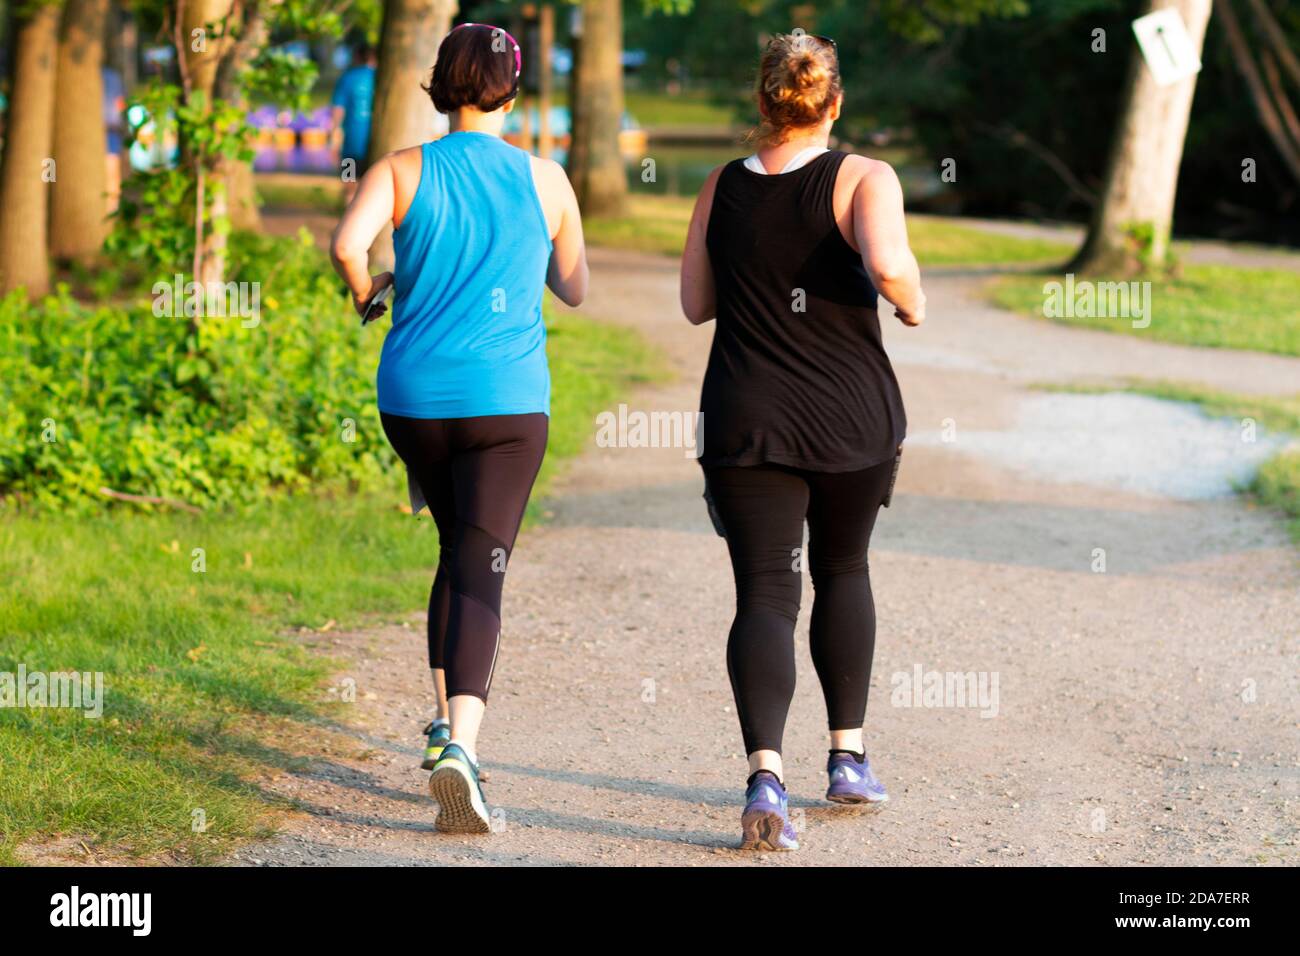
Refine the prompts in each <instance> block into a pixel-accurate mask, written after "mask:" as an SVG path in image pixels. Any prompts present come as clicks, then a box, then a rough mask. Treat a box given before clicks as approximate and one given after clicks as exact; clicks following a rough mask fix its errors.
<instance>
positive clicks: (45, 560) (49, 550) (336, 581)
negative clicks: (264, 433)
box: [0, 315, 664, 864]
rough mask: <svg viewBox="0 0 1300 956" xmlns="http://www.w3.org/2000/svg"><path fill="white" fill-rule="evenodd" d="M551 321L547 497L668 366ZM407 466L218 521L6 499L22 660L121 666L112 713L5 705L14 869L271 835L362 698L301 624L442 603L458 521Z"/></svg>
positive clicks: (2, 757) (8, 635) (578, 323)
mask: <svg viewBox="0 0 1300 956" xmlns="http://www.w3.org/2000/svg"><path fill="white" fill-rule="evenodd" d="M550 327H551V339H550V349H549V351H550V355H551V364H552V375H553V381H554V387H553V391H554V401H553V407H552V418H551V438H550V453H549V455H548V458H547V462H546V466H545V468H544V469H543V475H542V478H541V484H540V485H539V493H540V491H541V490H544V487H545V483H546V482H547V481H549V480H550V479H551V478H553V476H554V475H555V472H556V470H557V467H558V466H559V464H560V461H561V459H563V458H565V457H568V456H571V455H573V454H575V453H576V452H578V451H579V450H581V449H582V448H583V447H584V446H585V444H586V442H587V441H589V440H590V436H591V434H592V428H593V425H592V421H593V418H594V416H595V415H596V413H597V412H599V411H600V410H603V409H605V408H608V407H610V406H611V405H612V404H614V403H615V402H616V401H617V400H618V399H619V398H620V397H622V396H623V395H624V394H625V391H626V389H627V387H628V386H629V385H630V384H631V383H634V382H637V381H642V380H646V379H648V378H653V377H657V376H659V375H661V374H663V373H662V369H663V367H664V366H663V365H662V364H661V363H660V360H659V359H658V357H657V356H656V355H655V354H654V353H652V352H651V351H650V349H649V348H648V347H647V346H646V345H645V344H644V343H643V342H642V340H640V339H639V338H637V337H636V336H635V335H634V334H633V333H631V332H628V331H626V330H622V329H618V328H615V327H611V326H607V325H602V324H597V323H593V322H591V321H589V320H586V319H582V318H579V317H577V316H573V315H563V316H553V317H551V319H550ZM401 479H402V476H401V475H400V474H394V475H393V481H392V487H391V490H390V491H389V492H388V493H385V494H373V495H367V496H357V495H352V494H349V493H346V492H344V491H335V492H334V493H328V492H326V493H322V494H321V495H319V496H316V497H305V498H288V499H279V500H273V501H268V502H265V503H263V504H260V505H258V506H256V507H254V508H251V509H249V510H246V511H226V512H222V513H213V514H204V515H189V514H183V513H165V514H145V513H139V512H136V511H133V510H131V506H123V507H121V508H114V510H112V511H111V512H108V513H105V514H102V515H99V516H95V517H92V518H90V519H86V518H75V517H71V516H65V515H58V514H34V513H15V512H14V510H13V509H9V511H8V513H0V578H2V579H3V580H4V582H5V590H4V592H3V595H2V596H0V636H2V637H3V642H2V643H0V672H9V673H14V672H16V671H17V668H18V665H19V664H20V663H21V664H23V665H25V666H26V668H27V670H28V672H33V671H71V670H76V671H91V672H95V671H98V672H102V673H103V675H104V682H105V704H104V712H103V716H102V717H101V718H99V719H88V718H86V717H84V716H82V715H81V713H80V712H79V711H72V710H68V709H43V710H42V709H31V708H27V709H19V708H14V707H5V708H0V768H3V770H2V772H0V864H14V863H17V862H22V861H23V860H24V859H25V858H26V855H20V854H19V852H18V848H19V847H20V846H23V845H27V846H28V847H29V848H38V847H40V846H41V845H45V844H47V843H49V842H50V841H53V840H59V839H62V840H64V841H70V842H71V843H72V845H73V846H74V847H76V846H77V845H78V844H84V845H85V847H86V848H87V849H88V850H89V851H90V852H91V853H92V854H93V855H94V858H97V859H109V860H112V859H119V858H133V857H134V858H138V857H154V856H162V857H165V858H168V859H175V860H180V861H184V862H198V863H203V862H210V861H213V860H216V859H218V858H220V857H221V856H223V855H224V854H226V853H228V852H229V851H230V850H231V849H232V848H233V847H234V846H235V845H236V844H237V843H239V842H240V841H244V840H248V839H251V838H257V837H264V836H267V835H268V834H269V833H270V832H271V830H272V828H273V827H274V825H275V821H276V816H277V814H278V813H279V812H280V810H281V809H282V805H281V804H279V803H278V802H277V801H276V800H275V799H273V798H271V797H269V796H268V795H267V793H265V792H264V791H263V790H262V789H261V788H260V787H259V785H258V781H259V780H260V779H263V778H264V777H265V776H266V775H267V774H268V773H269V772H271V771H273V770H276V769H282V768H286V767H292V766H296V765H299V764H301V763H302V762H303V760H304V759H305V758H306V757H308V756H311V755H317V754H320V753H322V752H330V751H331V748H336V747H338V746H341V745H340V744H339V743H338V742H337V741H332V740H331V738H330V734H329V733H328V731H327V730H324V729H322V728H321V727H320V725H319V723H318V722H314V721H313V718H319V717H321V716H326V717H328V716H330V715H334V716H341V715H342V708H343V707H345V706H346V705H342V704H331V703H329V700H330V698H329V695H328V686H327V684H326V681H327V678H328V677H329V673H330V661H329V660H328V659H326V658H323V657H321V656H319V655H316V654H312V653H309V652H308V651H307V650H306V649H304V647H303V646H302V643H301V642H300V641H299V640H295V639H294V638H293V634H292V632H295V631H296V630H297V629H300V628H307V629H311V630H312V631H313V632H317V635H318V637H319V631H320V629H322V628H326V627H327V626H329V627H330V628H331V629H333V628H345V627H351V626H357V625H360V624H364V623H366V622H368V621H372V620H374V619H375V615H389V616H392V615H400V614H404V613H406V612H409V611H411V610H413V609H417V608H421V607H422V606H423V605H424V602H425V600H426V599H427V593H428V586H429V577H430V571H431V567H432V564H433V562H434V560H435V555H436V549H437V535H436V531H435V529H434V528H433V523H432V521H431V520H430V519H429V518H428V516H427V514H426V515H424V516H422V517H421V518H419V519H418V520H417V519H413V518H411V517H410V516H409V515H406V514H403V513H402V512H401V510H400V502H401V501H402V500H403V498H404V495H403V491H404V483H403V481H402V480H401ZM194 548H203V549H204V550H205V552H206V554H205V561H206V572H204V573H196V572H195V571H194V570H193V569H192V563H193V561H194V560H195V559H194V557H192V551H193V549H194ZM331 621H333V622H335V623H334V624H333V625H331V624H330V622H331ZM287 632H288V633H287ZM196 810H202V811H203V813H204V815H205V816H206V822H207V829H206V831H205V832H195V830H194V829H193V827H192V823H193V821H194V816H193V814H194V812H195V811H196Z"/></svg>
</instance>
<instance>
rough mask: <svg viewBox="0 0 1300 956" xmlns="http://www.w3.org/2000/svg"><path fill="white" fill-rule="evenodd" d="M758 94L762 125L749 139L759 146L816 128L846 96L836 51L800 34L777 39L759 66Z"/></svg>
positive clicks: (764, 53) (788, 34) (765, 52)
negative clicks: (840, 97)
mask: <svg viewBox="0 0 1300 956" xmlns="http://www.w3.org/2000/svg"><path fill="white" fill-rule="evenodd" d="M756 92H757V95H758V102H759V104H760V105H761V106H762V108H763V121H762V123H761V124H760V125H759V127H758V129H757V130H755V131H754V134H753V135H754V137H755V138H756V139H757V140H758V141H759V142H760V143H763V144H765V145H776V144H779V143H784V142H785V141H786V140H787V139H789V138H790V131H791V130H794V129H799V128H802V127H808V126H816V125H817V124H818V123H820V122H821V121H822V120H823V119H825V118H826V113H827V111H828V110H829V109H830V108H831V105H832V104H834V102H835V98H836V97H838V96H839V95H840V94H841V93H842V92H844V87H843V85H842V84H841V83H840V61H839V57H838V56H837V55H836V53H835V47H834V46H833V45H832V44H831V43H830V42H828V41H826V40H824V39H822V38H821V37H815V36H811V35H809V34H807V33H802V32H800V31H795V32H794V33H793V34H790V33H779V34H777V35H776V36H774V37H773V38H772V41H771V42H770V43H769V44H768V45H767V49H766V50H764V51H763V58H762V59H761V60H760V61H759V67H758V84H757V90H756Z"/></svg>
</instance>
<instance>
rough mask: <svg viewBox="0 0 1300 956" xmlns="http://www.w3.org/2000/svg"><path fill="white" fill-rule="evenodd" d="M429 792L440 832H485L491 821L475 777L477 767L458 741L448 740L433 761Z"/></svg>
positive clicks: (490, 825) (488, 829) (436, 824)
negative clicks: (436, 760)
mask: <svg viewBox="0 0 1300 956" xmlns="http://www.w3.org/2000/svg"><path fill="white" fill-rule="evenodd" d="M429 793H430V794H432V796H433V799H435V800H437V801H438V819H437V821H436V823H435V826H437V828H438V829H439V830H441V831H442V832H443V833H488V832H489V831H491V829H492V820H491V818H490V817H489V816H488V809H487V800H485V799H484V797H483V787H482V785H481V784H480V783H479V779H478V767H476V766H475V765H474V763H473V761H471V760H470V759H469V754H467V753H465V751H464V750H462V749H461V746H460V744H453V743H449V744H447V745H446V746H445V747H443V748H442V756H441V757H439V758H438V762H437V763H436V764H434V767H433V776H431V777H430V778H429Z"/></svg>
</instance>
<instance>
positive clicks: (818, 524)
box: [706, 459, 894, 753]
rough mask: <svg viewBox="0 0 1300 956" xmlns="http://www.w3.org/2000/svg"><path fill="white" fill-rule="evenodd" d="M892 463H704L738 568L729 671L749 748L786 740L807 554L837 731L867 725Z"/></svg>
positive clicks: (819, 658) (820, 660)
mask: <svg viewBox="0 0 1300 956" xmlns="http://www.w3.org/2000/svg"><path fill="white" fill-rule="evenodd" d="M893 470H894V461H893V459H890V460H889V461H887V462H884V463H883V464H880V465H875V466H873V467H871V468H867V469H865V470H863V471H854V472H843V473H827V472H813V471H804V470H801V469H795V468H787V467H784V466H781V465H755V466H752V467H744V468H709V469H707V470H706V479H707V481H708V485H709V492H710V494H711V495H712V496H713V500H714V503H715V506H716V508H717V511H718V515H719V517H720V518H721V522H722V526H723V527H724V528H725V529H726V533H727V548H728V549H729V550H730V552H731V564H732V569H733V571H734V572H735V576H736V618H735V621H734V622H733V623H732V625H731V634H730V637H729V638H728V640H727V673H728V674H729V675H730V676H731V689H732V692H733V693H734V694H735V697H736V710H737V712H738V713H739V716H740V729H741V733H742V734H743V735H744V738H745V752H746V753H753V752H754V751H755V750H775V751H777V752H780V750H781V738H782V736H783V735H784V733H785V719H786V713H787V711H789V709H790V700H791V698H793V697H794V683H795V666H794V626H795V620H796V618H797V617H798V614H799V600H800V591H801V588H802V577H803V576H802V574H801V573H800V571H801V569H802V567H803V565H804V564H805V563H806V564H807V566H808V569H809V571H810V572H811V573H812V580H813V587H814V588H815V589H816V596H815V598H814V600H813V609H812V634H811V644H812V659H813V666H814V667H815V668H816V670H817V677H818V679H819V680H820V681H821V685H822V694H823V696H824V697H825V698H826V713H827V717H828V718H829V724H830V729H831V730H848V729H852V728H856V727H861V726H862V721H863V718H864V717H865V716H866V710H867V686H868V684H869V683H870V681H871V657H872V654H873V653H874V651H875V644H876V609H875V604H874V603H873V602H872V598H871V579H870V576H869V574H868V571H867V545H868V544H869V542H870V540H871V530H872V528H873V527H874V526H875V523H876V513H877V512H878V511H879V509H880V506H881V504H883V503H884V500H885V496H886V494H887V493H888V491H889V486H890V479H891V477H892V475H893ZM805 518H806V519H807V521H808V537H809V541H808V554H807V561H806V562H805V561H804V560H803V558H804V555H803V553H802V548H803V528H804V519H805Z"/></svg>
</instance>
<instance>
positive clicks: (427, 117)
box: [367, 0, 457, 272]
mask: <svg viewBox="0 0 1300 956" xmlns="http://www.w3.org/2000/svg"><path fill="white" fill-rule="evenodd" d="M456 10H457V4H456V0H384V25H383V30H382V32H381V33H380V37H379V66H378V67H377V68H376V70H375V103H374V106H373V108H372V112H371V116H370V148H369V150H368V157H367V158H368V160H369V162H372V163H373V162H374V161H375V160H377V159H379V158H380V157H382V156H383V155H385V154H386V153H391V152H393V150H397V149H405V148H406V147H408V146H418V145H419V144H420V143H424V142H427V141H428V140H430V139H432V138H433V134H434V131H435V129H436V120H435V117H436V116H437V111H436V110H435V109H434V108H433V103H432V101H430V99H429V95H428V94H427V93H425V92H424V90H423V89H421V87H422V86H423V84H424V83H425V82H427V81H428V79H429V71H430V70H432V69H433V61H434V59H435V58H436V57H437V55H438V46H439V45H440V44H441V43H442V39H443V37H445V36H446V35H447V31H448V30H450V29H451V20H452V17H454V16H455V15H456ZM392 267H393V229H392V226H391V225H389V226H386V227H385V228H384V231H383V232H381V233H380V234H379V237H378V238H376V239H375V242H374V245H372V246H371V247H370V268H371V271H372V272H375V271H383V270H386V269H391V268H392Z"/></svg>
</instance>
